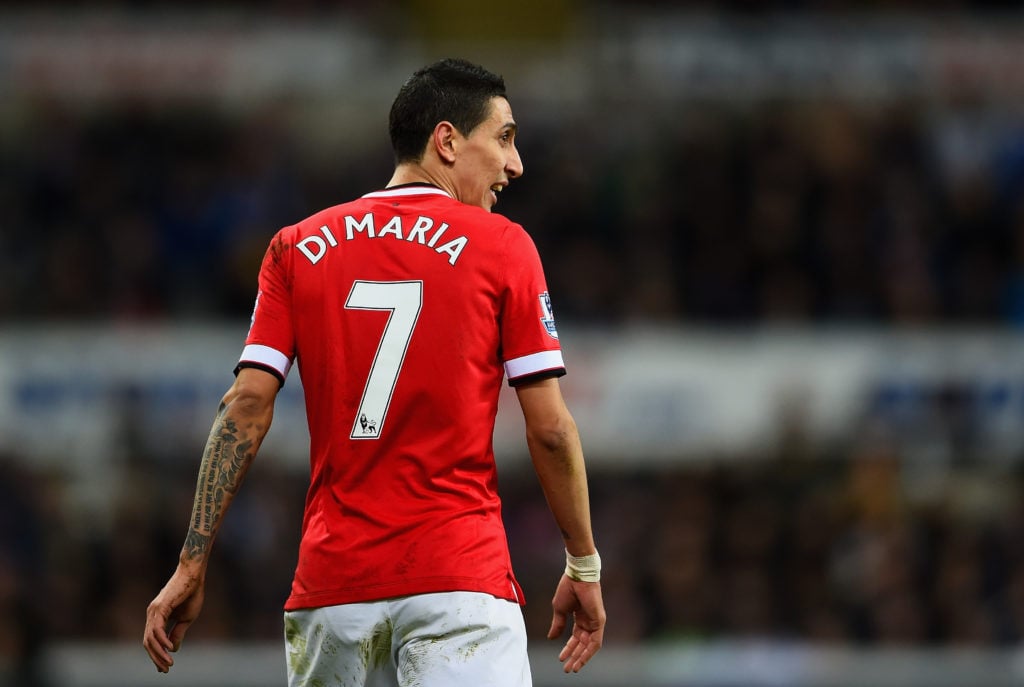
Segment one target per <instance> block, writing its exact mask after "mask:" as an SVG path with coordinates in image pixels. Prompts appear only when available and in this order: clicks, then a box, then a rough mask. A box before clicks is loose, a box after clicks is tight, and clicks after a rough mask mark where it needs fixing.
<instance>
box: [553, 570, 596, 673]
mask: <svg viewBox="0 0 1024 687" xmlns="http://www.w3.org/2000/svg"><path fill="white" fill-rule="evenodd" d="M551 607H552V608H553V609H554V616H553V617H552V619H551V629H550V630H548V639H557V638H558V637H559V636H561V634H562V632H563V631H564V630H565V626H566V624H567V623H568V618H569V615H570V614H572V617H573V625H572V635H571V636H570V637H569V641H568V642H566V643H565V647H564V648H563V649H562V651H561V652H560V653H559V654H558V660H559V661H562V662H564V667H565V672H567V673H568V672H573V673H578V672H579V671H580V668H582V667H583V666H585V665H586V664H587V661H589V660H590V659H591V658H593V657H594V654H596V653H597V652H598V650H599V649H600V648H601V644H603V643H604V624H605V620H606V616H605V612H604V601H603V600H602V599H601V583H600V582H576V581H575V580H571V579H569V578H568V577H567V576H565V575H562V579H561V580H559V581H558V588H557V589H556V590H555V598H554V599H552V600H551Z"/></svg>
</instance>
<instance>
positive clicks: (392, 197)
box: [143, 60, 605, 687]
mask: <svg viewBox="0 0 1024 687" xmlns="http://www.w3.org/2000/svg"><path fill="white" fill-rule="evenodd" d="M390 134H391V140H392V145H393V148H394V151H395V158H396V167H395V172H394V175H393V177H392V178H391V181H390V182H389V183H388V185H387V187H386V188H385V189H384V190H382V191H377V192H374V193H369V194H367V195H365V196H363V197H362V198H360V199H358V200H355V201H353V202H350V203H347V204H343V205H339V206H336V207H333V208H329V209H327V210H324V211H322V212H320V213H318V214H315V215H313V216H312V217H310V218H307V219H306V220H304V221H302V222H300V223H298V224H296V225H293V226H290V227H285V228H284V229H282V230H281V231H280V232H278V234H277V235H276V236H275V237H274V239H273V240H272V242H271V244H270V247H269V249H268V251H267V254H266V257H265V258H264V261H263V266H262V268H261V270H260V278H259V293H258V295H257V299H256V303H257V305H256V308H255V311H254V313H253V321H252V326H251V329H250V331H249V336H248V338H247V341H246V346H245V349H244V351H243V354H242V358H241V361H240V362H239V364H238V368H237V370H236V372H237V377H236V380H235V383H234V385H233V386H232V387H231V389H230V390H229V391H228V392H227V394H226V395H225V396H224V399H223V402H222V403H221V406H220V409H219V412H218V414H217V418H216V420H215V422H214V425H213V429H212V431H211V433H210V437H209V440H208V441H207V445H206V450H205V453H204V456H203V460H202V465H201V467H200V471H199V479H198V484H197V488H196V498H195V503H194V507H193V515H192V522H191V524H190V528H189V531H188V535H187V537H186V540H185V545H184V547H183V548H182V552H181V555H180V557H179V563H178V567H177V569H176V570H175V572H174V574H173V576H172V577H171V578H170V580H169V581H168V582H167V584H166V586H165V587H164V588H163V590H161V592H160V593H159V594H158V595H157V597H156V598H155V599H154V600H153V602H152V603H151V604H150V606H149V608H148V610H147V619H146V630H145V635H144V639H143V644H144V646H145V648H146V650H147V651H148V653H149V655H150V658H151V659H152V660H153V662H154V664H156V666H157V668H158V669H159V670H160V671H162V672H167V671H168V670H169V669H170V667H171V665H173V659H172V658H171V656H170V653H169V652H172V651H176V650H177V649H178V647H179V646H180V644H181V641H182V638H183V637H184V635H185V632H186V630H187V629H188V627H189V625H190V624H191V623H192V622H193V621H194V620H195V619H196V616H197V615H198V613H199V610H200V607H201V605H202V601H203V587H204V579H205V575H206V566H207V561H208V555H209V551H210V547H211V545H212V543H213V539H214V537H215V536H216V533H217V530H218V528H219V526H220V524H221V519H222V517H223V515H224V513H225V511H226V509H227V507H228V505H229V504H230V503H231V499H232V497H233V496H234V494H235V493H236V492H237V490H238V487H239V485H240V483H241V480H242V477H243V476H244V474H245V472H246V471H247V469H248V467H249V465H250V463H251V462H252V459H253V458H254V456H255V455H256V452H257V450H258V449H259V446H260V443H261V441H262V440H263V438H264V436H265V435H266V432H267V430H268V428H269V427H270V422H271V417H272V414H273V407H274V399H275V397H276V394H277V391H278V389H279V388H280V386H281V385H283V384H284V381H285V379H286V377H287V375H288V372H289V368H290V366H291V364H292V362H293V361H296V360H297V361H298V364H299V365H300V366H301V371H302V384H303V389H304V392H305V398H306V411H307V415H308V422H309V430H310V451H311V456H310V469H311V474H310V488H309V492H308V496H307V500H306V509H305V515H304V518H303V526H302V540H301V544H300V549H299V559H298V564H297V568H296V572H295V578H294V581H293V584H292V591H291V596H290V597H289V599H288V601H287V602H286V604H285V638H286V643H287V652H288V674H289V684H291V685H306V684H320V682H322V683H324V684H335V683H343V684H354V685H363V684H375V685H376V684H382V685H383V684H391V685H397V684H402V685H405V684H417V685H438V686H442V685H443V686H446V687H447V686H450V685H477V684H480V685H484V684H486V685H510V686H511V685H515V686H519V685H529V684H530V681H531V679H530V668H529V664H528V662H527V657H526V632H525V627H524V623H523V617H522V613H521V611H520V608H519V604H522V603H523V596H522V592H521V590H520V588H519V585H518V583H517V582H516V580H515V578H514V576H513V574H512V568H511V563H510V557H509V552H508V544H507V539H506V536H505V531H504V526H503V524H502V521H501V513H500V501H499V499H498V495H497V493H496V474H495V465H494V456H493V450H492V435H493V429H494V419H495V415H496V412H497V404H498V395H499V391H500V388H501V384H502V379H503V377H504V376H505V375H507V377H508V380H509V383H510V384H511V385H513V386H514V387H515V389H516V394H517V398H518V400H519V403H520V406H521V408H522V411H523V416H524V418H525V424H526V438H527V445H528V448H529V451H530V454H531V458H532V461H533V464H534V467H535V469H536V472H537V475H538V477H539V481H540V484H541V487H542V489H543V491H544V494H545V496H546V498H547V500H548V503H549V505H550V508H551V511H552V514H553V516H554V519H555V521H556V523H557V524H558V526H559V528H560V529H561V532H562V535H563V538H564V541H565V548H566V571H565V574H564V575H563V576H562V578H561V579H560V581H559V583H558V586H557V589H556V592H555V595H554V599H553V601H552V606H553V608H554V617H553V619H552V624H551V629H550V631H549V633H548V636H549V637H550V638H552V639H554V638H557V637H558V636H560V635H561V633H562V631H563V630H564V629H565V627H566V625H567V623H568V617H569V616H570V615H571V616H573V621H574V622H573V628H572V632H571V636H570V638H569V640H568V642H567V643H566V645H565V647H564V648H563V650H562V651H561V653H560V655H559V660H561V661H563V662H564V669H565V671H566V672H570V671H579V670H580V668H582V667H583V666H584V665H585V664H586V663H587V662H588V661H589V660H590V659H591V658H592V657H593V655H594V653H595V652H596V651H597V650H598V649H600V647H601V643H602V640H603V635H604V624H605V611H604V605H603V602H602V599H601V587H600V583H599V577H600V558H599V556H598V555H597V549H596V548H595V546H594V539H593V535H592V532H591V525H590V512H589V499H588V494H587V482H586V474H585V468H584V462H583V454H582V449H581V446H580V441H579V436H578V434H577V430H576V426H575V423H574V421H573V419H572V416H571V415H570V413H569V411H568V410H567V409H566V406H565V403H564V401H563V399H562V395H561V391H560V389H559V385H558V379H557V378H558V377H559V376H561V375H562V374H564V368H563V364H562V355H561V351H560V347H559V342H558V333H557V330H556V329H555V327H554V319H553V317H552V312H551V307H550V299H549V297H548V292H547V287H546V284H545V280H544V275H543V270H542V268H541V264H540V259H539V257H538V255H537V252H536V249H535V247H534V245H533V242H532V241H531V239H530V238H529V236H528V235H527V234H526V232H525V231H524V230H523V228H522V227H520V226H519V225H517V224H514V223H512V222H510V221H509V220H507V219H505V218H504V217H502V216H500V215H497V214H492V213H491V212H490V210H491V208H492V207H493V206H494V204H495V203H496V202H497V197H498V194H499V193H500V192H501V191H502V190H503V189H504V188H505V187H506V186H507V185H508V184H509V182H510V181H511V180H512V179H515V178H516V177H518V176H520V175H521V174H522V173H523V165H522V161H521V160H520V158H519V153H518V151H517V149H516V146H515V134H516V123H515V120H514V119H513V118H512V111H511V108H510V106H509V102H508V100H507V98H506V96H505V85H504V81H503V80H502V78H501V77H499V76H496V75H494V74H491V73H490V72H488V71H486V70H484V69H483V68H481V67H478V66H476V65H473V64H471V63H468V62H465V61H462V60H442V61H440V62H438V63H435V64H433V65H431V66H429V67H426V68H424V69H421V70H419V71H418V72H416V73H415V74H414V75H413V76H412V77H411V78H410V79H409V81H407V82H406V84H405V85H404V86H403V87H402V88H401V90H400V91H399V93H398V96H397V97H396V99H395V101H394V103H393V105H392V108H391V114H390ZM318 681H319V682H318Z"/></svg>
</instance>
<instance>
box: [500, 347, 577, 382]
mask: <svg viewBox="0 0 1024 687" xmlns="http://www.w3.org/2000/svg"><path fill="white" fill-rule="evenodd" d="M564 367H565V363H563V362H562V352H561V351H558V350H554V351H541V352H540V353H533V354H531V355H524V356H523V357H521V358H514V359H512V360H506V361H505V374H506V375H508V378H509V379H515V378H516V377H524V376H526V375H531V374H535V373H537V372H545V371H547V370H557V369H560V368H564Z"/></svg>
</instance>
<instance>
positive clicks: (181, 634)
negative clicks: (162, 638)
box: [168, 621, 192, 651]
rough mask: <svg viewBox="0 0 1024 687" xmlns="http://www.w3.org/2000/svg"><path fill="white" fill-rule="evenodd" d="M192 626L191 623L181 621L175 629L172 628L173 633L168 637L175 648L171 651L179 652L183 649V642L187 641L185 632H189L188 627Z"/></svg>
mask: <svg viewBox="0 0 1024 687" xmlns="http://www.w3.org/2000/svg"><path fill="white" fill-rule="evenodd" d="M191 624H192V622H191V621H181V622H178V623H177V624H175V626H174V627H173V628H171V632H170V634H169V635H168V637H169V638H170V640H171V643H172V644H173V645H174V648H173V649H171V651H177V650H178V649H180V648H181V642H182V640H184V639H185V632H186V631H187V630H188V627H189V625H191Z"/></svg>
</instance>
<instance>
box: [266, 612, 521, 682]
mask: <svg viewBox="0 0 1024 687" xmlns="http://www.w3.org/2000/svg"><path fill="white" fill-rule="evenodd" d="M284 624H285V644H286V646H285V648H286V651H287V658H288V684H289V687H300V686H305V685H314V684H324V685H334V684H342V685H346V686H351V687H364V686H365V687H399V686H405V685H417V686H418V687H458V686H459V685H468V686H471V687H530V686H531V685H532V678H531V675H530V665H529V661H528V659H527V653H526V626H525V624H524V622H523V614H522V610H521V608H520V607H519V605H517V604H515V603H512V602H511V601H505V600H503V599H497V598H495V597H493V596H490V595H488V594H480V593H477V592H442V593H437V594H419V595H415V596H405V597H399V598H396V599H385V600H382V601H373V602H369V603H357V604H343V605H339V606H325V607H322V608H313V609H304V610H298V611H288V612H286V613H285V614H284Z"/></svg>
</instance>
